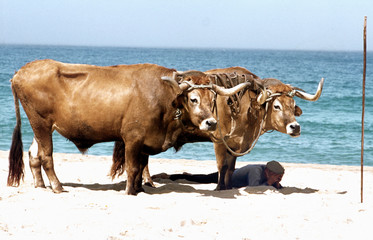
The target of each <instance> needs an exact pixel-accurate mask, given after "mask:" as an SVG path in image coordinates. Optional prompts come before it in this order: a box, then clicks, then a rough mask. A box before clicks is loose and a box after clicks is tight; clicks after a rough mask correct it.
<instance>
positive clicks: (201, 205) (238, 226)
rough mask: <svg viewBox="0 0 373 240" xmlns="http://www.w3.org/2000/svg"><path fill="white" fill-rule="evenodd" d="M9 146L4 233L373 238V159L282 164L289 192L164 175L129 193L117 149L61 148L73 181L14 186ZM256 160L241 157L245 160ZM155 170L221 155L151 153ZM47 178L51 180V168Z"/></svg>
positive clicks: (66, 174) (2, 171)
mask: <svg viewBox="0 0 373 240" xmlns="http://www.w3.org/2000/svg"><path fill="white" fill-rule="evenodd" d="M7 158H8V152H5V151H0V159H1V161H0V239H2V240H3V239H270V238H274V239H373V233H372V229H371V226H372V221H373V185H372V183H373V168H372V167H365V172H364V203H363V204H361V203H360V167H350V166H331V165H313V164H286V163H285V164H283V165H284V166H285V168H286V173H285V176H284V178H283V181H282V185H283V186H285V187H286V188H284V189H283V190H281V191H277V190H275V189H274V188H272V187H251V188H241V189H233V190H228V191H213V189H214V188H215V184H193V183H190V182H186V181H183V182H172V181H169V180H163V181H162V182H156V184H157V188H156V189H152V188H150V187H145V190H146V193H140V194H138V196H126V195H124V191H123V189H124V186H125V180H126V177H125V175H124V176H121V177H120V178H119V179H115V180H114V181H111V179H110V177H109V176H108V172H109V170H110V167H111V157H101V156H82V155H72V154H55V155H54V158H55V169H56V172H57V176H58V177H59V179H60V181H61V182H62V183H63V185H64V188H65V190H67V191H68V192H64V193H61V194H54V193H53V192H52V191H51V189H50V188H49V187H47V188H46V189H39V188H38V189H36V188H34V187H33V183H32V175H31V172H30V169H29V167H28V159H27V158H25V160H26V161H25V165H26V176H25V181H24V182H23V183H22V184H21V186H20V187H18V188H14V187H6V179H7V175H8V160H7ZM246 164H247V163H242V162H239V163H237V166H238V167H239V166H243V165H246ZM149 167H150V171H151V174H156V173H160V172H167V173H182V172H184V171H187V172H191V173H210V172H213V171H216V164H215V162H214V161H191V160H165V159H151V160H150V164H149ZM44 180H45V182H46V184H47V185H49V183H48V180H47V178H46V176H45V177H44Z"/></svg>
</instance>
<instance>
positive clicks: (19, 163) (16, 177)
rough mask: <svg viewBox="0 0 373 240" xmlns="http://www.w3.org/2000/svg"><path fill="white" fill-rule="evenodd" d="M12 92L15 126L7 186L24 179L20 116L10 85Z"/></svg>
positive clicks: (17, 184) (14, 93)
mask: <svg viewBox="0 0 373 240" xmlns="http://www.w3.org/2000/svg"><path fill="white" fill-rule="evenodd" d="M12 92H13V97H14V105H15V110H16V119H17V125H16V126H15V128H14V131H13V137H12V145H11V146H10V151H9V175H8V182H7V184H8V186H16V187H17V186H19V183H20V181H21V179H22V180H23V177H24V163H23V143H22V132H21V114H20V110H19V100H18V96H17V93H16V91H15V90H14V87H13V85H12Z"/></svg>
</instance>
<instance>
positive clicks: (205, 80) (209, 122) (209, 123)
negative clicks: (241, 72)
mask: <svg viewBox="0 0 373 240" xmlns="http://www.w3.org/2000/svg"><path fill="white" fill-rule="evenodd" d="M162 79H163V80H164V81H167V82H169V83H170V84H171V86H172V87H173V88H174V89H175V90H176V92H177V93H178V97H177V99H176V101H175V105H176V107H177V108H181V109H183V110H184V113H186V114H187V115H188V118H189V119H188V120H190V121H191V122H192V124H193V125H194V126H198V127H199V129H200V130H203V131H214V130H215V129H216V125H217V121H216V119H215V118H214V116H213V112H212V111H213V105H214V101H215V97H216V94H219V95H223V96H229V95H232V94H235V93H237V92H239V91H241V90H243V89H244V88H246V87H248V86H249V84H250V83H242V84H240V85H237V86H236V87H234V88H230V89H225V88H223V87H220V86H217V85H215V84H213V83H212V82H213V80H214V79H215V76H213V75H209V74H205V73H203V72H200V71H187V72H181V73H180V72H174V74H173V76H172V77H162Z"/></svg>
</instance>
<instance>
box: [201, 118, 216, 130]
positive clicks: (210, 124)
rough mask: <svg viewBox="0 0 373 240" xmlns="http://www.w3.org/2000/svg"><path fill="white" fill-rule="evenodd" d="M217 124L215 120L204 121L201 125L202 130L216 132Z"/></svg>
mask: <svg viewBox="0 0 373 240" xmlns="http://www.w3.org/2000/svg"><path fill="white" fill-rule="evenodd" d="M216 125H217V122H216V120H215V119H214V118H209V119H206V120H203V122H202V123H201V125H200V130H205V131H206V130H207V131H214V130H215V129H216Z"/></svg>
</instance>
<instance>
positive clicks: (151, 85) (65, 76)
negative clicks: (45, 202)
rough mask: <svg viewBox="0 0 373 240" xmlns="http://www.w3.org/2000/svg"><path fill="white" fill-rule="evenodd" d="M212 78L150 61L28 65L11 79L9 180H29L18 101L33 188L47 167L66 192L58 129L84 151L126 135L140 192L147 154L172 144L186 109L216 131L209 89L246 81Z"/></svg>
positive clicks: (130, 186) (132, 178) (130, 189)
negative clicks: (56, 161) (56, 162)
mask: <svg viewBox="0 0 373 240" xmlns="http://www.w3.org/2000/svg"><path fill="white" fill-rule="evenodd" d="M162 77H163V78H164V80H161V78H162ZM210 78H211V77H210V76H208V75H206V74H204V73H202V72H198V71H190V72H186V73H182V74H178V73H177V72H176V70H173V69H168V68H165V67H161V66H158V65H152V64H137V65H120V66H111V67H99V66H92V65H83V64H66V63H61V62H57V61H53V60H40V61H34V62H31V63H28V64H26V65H25V66H24V67H22V68H21V69H20V70H19V71H18V72H17V73H16V74H15V75H14V77H13V79H12V80H11V82H12V91H13V95H14V99H15V107H16V116H17V125H16V127H15V129H14V132H13V140H12V145H11V149H10V153H9V175H8V185H9V186H14V185H15V186H18V185H19V182H20V180H21V179H22V178H23V159H22V156H23V147H22V140H21V131H20V128H21V118H20V110H19V101H20V102H21V104H22V106H23V109H24V110H25V113H26V115H27V117H28V119H29V121H30V124H31V127H32V129H33V132H34V139H35V141H33V144H32V146H31V148H30V151H29V155H30V168H31V171H32V174H33V177H34V184H35V187H45V185H44V181H43V178H42V174H41V166H43V169H44V171H45V173H46V174H47V177H48V178H49V181H50V184H51V187H52V190H53V191H54V192H56V193H59V192H62V191H63V187H62V185H61V183H60V181H59V180H58V178H57V176H56V174H55V171H54V166H53V158H52V151H53V144H52V132H53V131H54V130H56V131H58V132H59V133H60V134H61V135H62V136H64V137H66V138H67V139H69V140H70V141H72V142H73V143H74V144H75V145H76V146H77V147H78V149H79V150H80V151H82V152H84V151H85V150H87V149H88V148H89V147H91V146H92V145H93V144H95V143H99V142H107V141H123V142H124V144H125V147H124V146H123V148H124V149H123V150H124V152H125V156H126V159H127V164H126V171H127V174H128V181H127V187H126V194H131V195H134V194H136V193H137V192H139V191H142V186H141V182H142V176H141V173H142V172H143V168H144V166H146V165H147V163H148V155H149V154H156V153H159V152H161V151H164V150H166V149H167V148H168V147H169V146H170V145H172V144H173V143H172V142H173V141H175V140H176V139H177V135H178V134H179V133H181V131H179V130H178V129H180V128H181V127H182V126H183V125H182V124H181V123H180V122H181V120H180V117H178V116H179V115H180V114H181V115H182V117H183V120H184V121H186V122H188V123H190V125H193V126H196V127H197V128H198V129H199V130H201V131H209V130H214V129H215V127H216V120H215V119H214V118H213V116H212V113H211V108H212V106H211V105H212V98H213V96H214V94H213V93H212V92H211V91H209V89H212V90H214V92H217V93H218V94H224V95H225V94H234V93H235V92H237V91H240V90H241V89H243V88H244V87H246V86H247V84H242V85H240V86H237V87H236V88H233V89H230V90H227V89H225V88H222V87H219V86H216V85H213V84H210ZM176 80H177V81H176ZM195 85H203V86H202V87H203V88H196V87H195ZM205 86H206V87H205ZM18 100H19V101H18ZM175 115H176V116H175Z"/></svg>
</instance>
